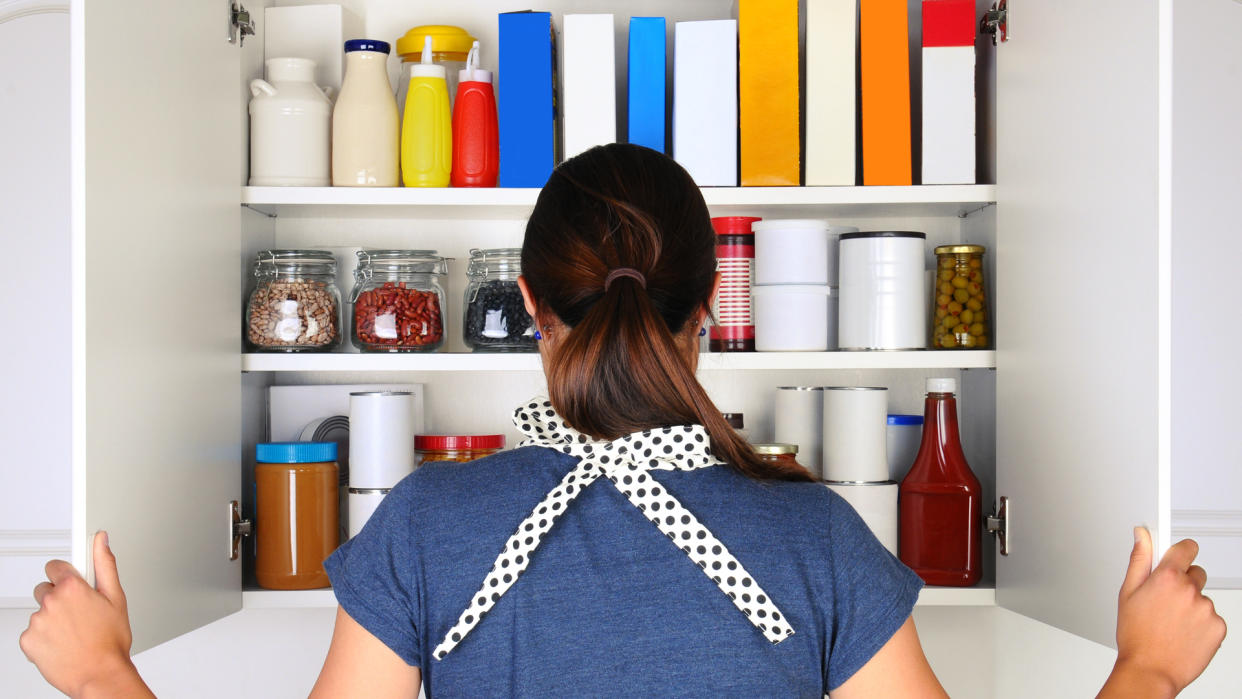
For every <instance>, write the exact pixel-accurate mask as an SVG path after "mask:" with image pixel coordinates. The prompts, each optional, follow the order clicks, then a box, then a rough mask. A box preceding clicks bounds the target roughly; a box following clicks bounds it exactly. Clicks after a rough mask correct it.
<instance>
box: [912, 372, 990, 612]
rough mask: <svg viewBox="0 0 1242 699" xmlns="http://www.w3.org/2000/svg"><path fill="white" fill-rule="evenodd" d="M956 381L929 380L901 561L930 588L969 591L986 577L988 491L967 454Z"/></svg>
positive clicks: (915, 459)
mask: <svg viewBox="0 0 1242 699" xmlns="http://www.w3.org/2000/svg"><path fill="white" fill-rule="evenodd" d="M956 390H957V381H956V380H954V379H928V380H927V401H926V403H925V407H924V416H923V443H922V444H921V445H919V453H918V456H916V457H915V458H914V465H913V466H911V467H910V473H908V474H907V475H906V477H905V479H904V480H902V481H901V489H900V491H898V503H899V505H898V509H899V510H900V516H899V522H900V534H899V537H898V545H897V551H898V557H899V558H901V562H902V563H905V564H906V565H907V566H909V567H910V568H911V569H912V570H914V572H915V573H918V576H919V577H920V578H922V579H923V582H925V583H927V584H928V585H945V586H952V587H969V586H971V585H974V584H975V583H977V582H979V578H980V577H981V576H982V574H983V564H982V545H983V544H982V538H983V535H982V531H981V530H980V526H981V525H982V521H983V520H982V517H983V488H982V487H981V486H980V485H979V479H978V478H975V474H974V473H972V472H971V470H970V466H969V465H967V463H966V456H965V455H964V454H963V453H962V440H961V438H960V437H959V436H958V432H957V399H956V398H954V396H953V394H954V392H955V391H956Z"/></svg>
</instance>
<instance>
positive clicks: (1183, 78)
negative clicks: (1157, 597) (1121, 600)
mask: <svg viewBox="0 0 1242 699" xmlns="http://www.w3.org/2000/svg"><path fill="white" fill-rule="evenodd" d="M1173 13H1174V14H1173V163H1172V164H1173V415H1172V418H1173V443H1172V447H1173V534H1174V536H1175V537H1177V538H1181V537H1194V538H1195V539H1197V540H1198V541H1199V544H1200V546H1201V547H1202V548H1201V551H1202V554H1201V557H1202V560H1203V561H1204V564H1205V567H1206V568H1207V571H1208V576H1209V581H1210V583H1211V584H1212V585H1214V586H1219V585H1223V586H1228V587H1236V588H1242V429H1240V425H1239V417H1240V414H1239V410H1238V388H1239V387H1242V362H1239V361H1238V348H1239V347H1242V324H1239V322H1238V302H1239V299H1242V274H1239V269H1238V261H1239V260H1242V227H1240V225H1239V222H1240V221H1242V199H1240V198H1239V194H1240V193H1242V129H1239V128H1238V119H1239V116H1240V115H1242V45H1240V44H1239V43H1238V37H1239V36H1242V4H1240V3H1238V2H1236V1H1235V0H1181V1H1179V2H1175V3H1173Z"/></svg>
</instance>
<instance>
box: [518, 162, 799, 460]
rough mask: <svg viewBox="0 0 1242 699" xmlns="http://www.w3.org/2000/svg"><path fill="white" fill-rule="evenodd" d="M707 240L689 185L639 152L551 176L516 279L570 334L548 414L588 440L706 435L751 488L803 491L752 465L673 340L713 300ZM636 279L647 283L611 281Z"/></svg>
mask: <svg viewBox="0 0 1242 699" xmlns="http://www.w3.org/2000/svg"><path fill="white" fill-rule="evenodd" d="M715 245H716V236H715V233H714V232H713V230H712V226H711V219H710V217H709V215H708V213H707V205H706V204H705V203H704V201H703V196H702V194H701V193H700V192H699V189H698V187H697V186H695V184H694V181H693V180H692V179H691V177H690V175H689V174H687V173H686V171H685V170H683V169H682V168H681V167H680V166H679V165H677V163H675V162H674V161H673V160H672V159H670V158H668V157H666V156H664V155H661V154H659V153H657V152H655V151H653V150H650V149H647V148H642V147H640V146H632V145H623V144H612V145H608V146H600V147H597V148H593V149H591V150H589V151H587V152H585V153H583V154H581V155H579V156H577V157H575V158H572V159H570V160H568V161H566V162H565V163H563V164H562V165H561V166H560V167H558V168H557V169H556V170H555V171H554V172H553V173H552V176H551V177H550V178H549V179H548V183H547V184H546V185H545V186H544V188H543V191H542V192H540V194H539V199H538V201H537V202H536V204H535V209H534V211H533V212H532V213H531V217H530V220H529V222H528V223H527V225H526V238H525V241H524V242H523V244H522V272H523V274H524V275H525V277H526V282H527V284H528V286H529V288H530V290H531V294H532V295H533V296H534V298H535V300H536V302H537V303H538V304H539V308H540V313H541V314H543V313H548V312H551V313H554V314H556V316H557V318H559V319H560V321H561V322H563V323H564V324H565V325H566V326H567V327H569V328H571V329H572V330H571V332H569V333H568V334H566V335H565V336H564V337H562V338H558V343H557V345H556V349H555V351H554V352H553V353H552V355H551V356H550V357H549V358H548V360H547V367H546V372H547V376H548V390H549V394H550V398H551V400H552V405H553V406H554V407H555V408H556V410H557V412H559V413H560V414H561V416H562V417H564V418H565V420H566V421H567V422H568V423H569V424H570V425H572V426H573V427H574V428H576V429H578V430H579V431H581V432H584V433H586V434H589V435H591V436H593V437H595V438H597V439H616V438H617V437H621V436H623V435H626V434H629V433H631V432H637V431H640V430H645V429H650V428H652V427H661V426H667V425H678V424H690V423H698V424H701V425H703V426H704V427H706V428H707V431H708V433H709V435H710V437H711V444H712V451H713V453H715V455H716V456H717V457H719V458H720V459H722V460H724V461H726V462H728V463H729V464H731V465H732V466H733V467H734V468H736V469H737V470H738V471H739V472H741V473H743V474H745V475H747V476H750V477H752V478H765V479H779V480H793V481H811V480H814V479H813V477H812V476H811V474H810V473H809V472H807V471H806V470H805V469H789V468H784V467H780V466H775V465H773V464H770V463H767V462H765V461H762V460H760V459H759V458H758V457H757V456H756V455H755V453H754V451H753V450H752V449H751V448H750V445H749V444H747V443H746V441H745V440H743V439H742V438H741V437H740V436H739V435H738V434H737V433H736V432H734V431H733V429H732V428H731V427H729V425H728V423H726V422H725V420H724V418H723V417H722V416H721V414H720V411H719V410H718V409H717V408H716V406H715V405H714V404H713V403H712V401H711V399H710V398H708V396H707V392H706V391H705V390H704V389H703V387H702V385H700V384H699V382H698V380H697V379H696V378H695V376H694V372H693V371H691V369H690V366H689V364H688V363H687V361H686V359H685V356H684V354H683V350H682V349H681V348H679V347H678V344H677V339H676V335H678V334H680V333H684V332H690V331H691V329H690V328H689V325H690V323H691V322H692V320H693V319H694V317H695V314H696V312H697V311H699V310H701V309H702V308H703V307H704V306H705V305H706V304H707V302H708V299H709V297H710V296H711V290H712V283H713V280H714V277H715V271H716V248H715ZM626 267H628V268H632V269H636V270H638V272H640V273H641V274H642V275H643V277H644V279H645V285H644V283H643V282H644V280H640V279H637V278H635V277H631V276H621V277H616V278H614V279H613V280H612V282H611V283H610V284H609V285H608V288H607V290H605V288H604V287H605V280H606V279H607V277H608V274H609V273H610V272H611V271H613V270H616V269H619V268H626Z"/></svg>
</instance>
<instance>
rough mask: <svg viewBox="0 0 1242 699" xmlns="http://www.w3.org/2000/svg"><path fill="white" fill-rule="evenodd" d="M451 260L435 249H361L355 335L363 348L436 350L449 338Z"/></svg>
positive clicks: (355, 296)
mask: <svg viewBox="0 0 1242 699" xmlns="http://www.w3.org/2000/svg"><path fill="white" fill-rule="evenodd" d="M446 271H447V263H446V262H445V259H444V258H443V257H440V256H439V255H438V254H437V253H436V251H435V250H360V251H359V252H358V269H356V270H354V279H355V281H356V283H355V284H354V291H353V294H351V296H350V298H351V302H352V304H353V307H354V316H353V323H352V330H351V333H350V335H351V339H352V340H353V343H354V345H355V346H356V347H357V348H358V349H360V350H362V351H363V352H434V351H435V350H437V349H439V348H440V347H441V346H442V345H443V344H444V288H443V287H441V286H440V278H441V277H443V276H444V275H445V272H446Z"/></svg>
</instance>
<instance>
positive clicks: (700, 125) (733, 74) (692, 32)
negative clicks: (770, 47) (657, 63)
mask: <svg viewBox="0 0 1242 699" xmlns="http://www.w3.org/2000/svg"><path fill="white" fill-rule="evenodd" d="M673 44H674V48H673V157H674V158H675V159H676V160H677V162H679V163H681V166H682V167H684V168H686V170H687V171H688V172H689V173H690V176H691V177H693V178H694V181H695V182H697V183H698V184H699V186H703V187H713V186H714V187H736V186H737V20H734V19H721V20H711V21H705V22H678V23H677V25H676V28H675V30H674V38H673Z"/></svg>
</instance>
